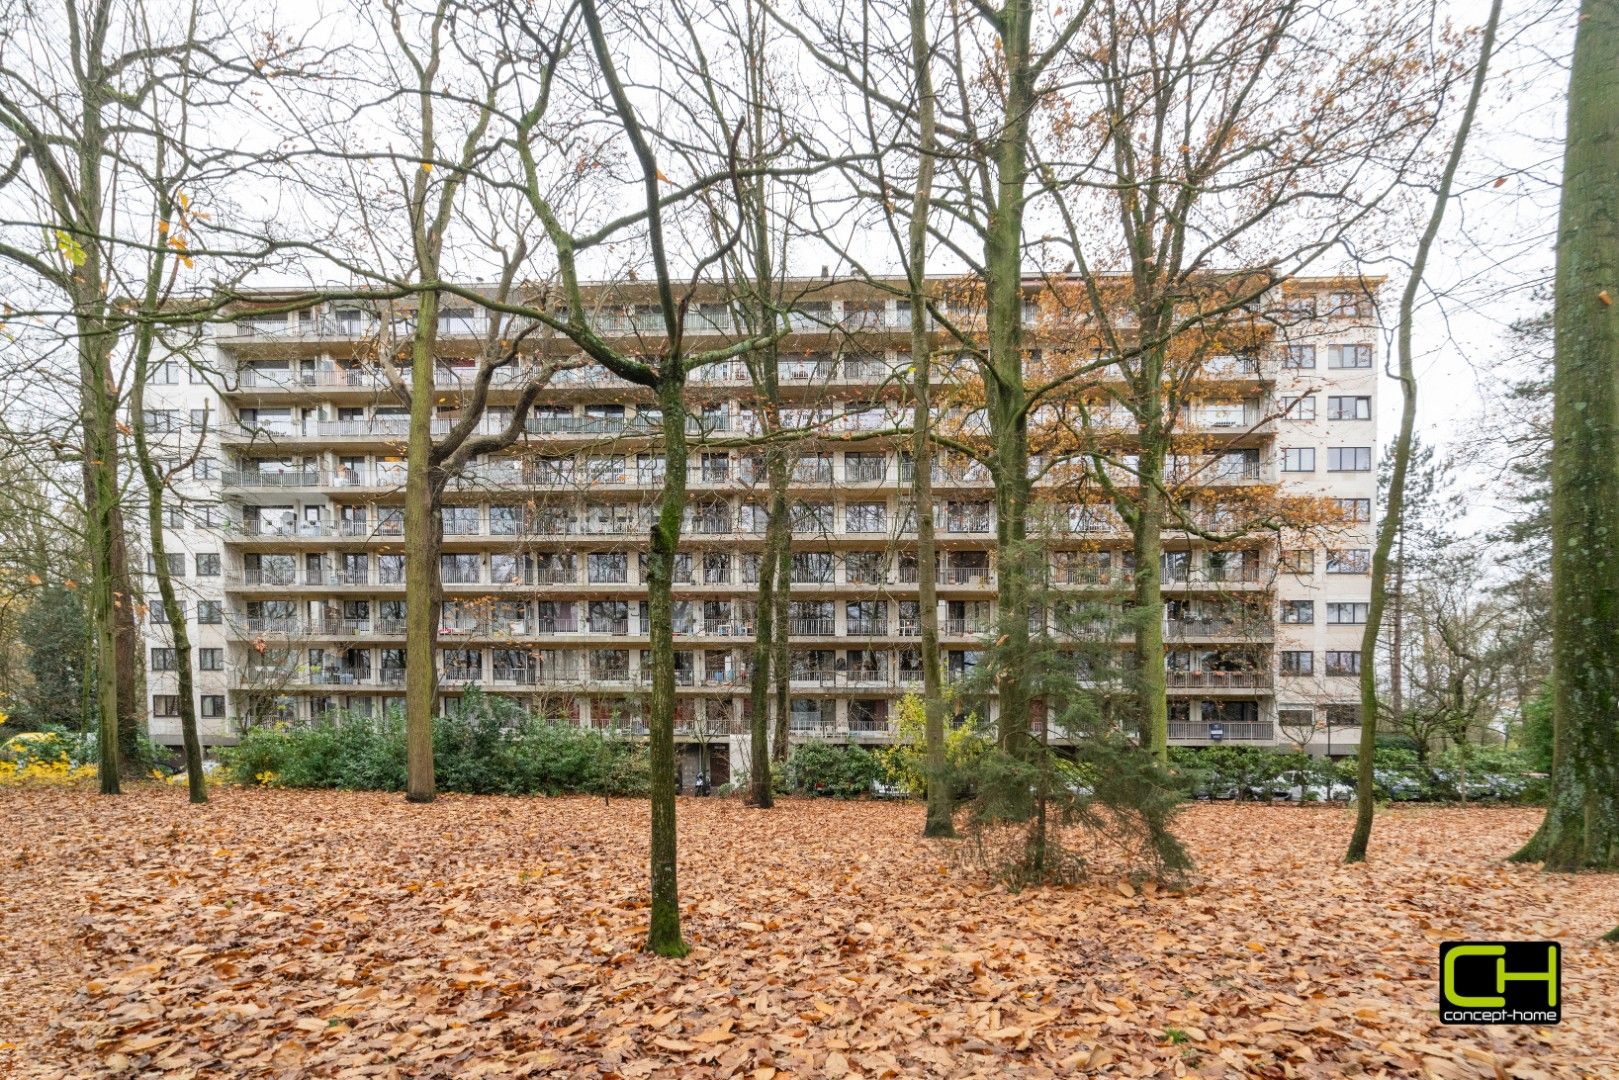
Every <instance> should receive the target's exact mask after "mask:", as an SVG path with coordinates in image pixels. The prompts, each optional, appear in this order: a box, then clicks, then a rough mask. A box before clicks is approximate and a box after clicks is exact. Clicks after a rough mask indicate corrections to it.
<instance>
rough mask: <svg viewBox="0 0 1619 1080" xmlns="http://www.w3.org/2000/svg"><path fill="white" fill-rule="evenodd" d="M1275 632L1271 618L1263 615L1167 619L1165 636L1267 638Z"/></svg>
mask: <svg viewBox="0 0 1619 1080" xmlns="http://www.w3.org/2000/svg"><path fill="white" fill-rule="evenodd" d="M1273 632H1274V627H1273V625H1272V623H1271V620H1270V619H1268V618H1265V617H1263V616H1259V615H1255V616H1251V617H1238V618H1220V617H1209V618H1193V619H1165V620H1164V636H1165V637H1166V638H1171V639H1181V638H1196V637H1208V638H1241V639H1259V638H1267V637H1269V636H1271V634H1272V633H1273Z"/></svg>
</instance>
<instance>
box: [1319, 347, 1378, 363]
mask: <svg viewBox="0 0 1619 1080" xmlns="http://www.w3.org/2000/svg"><path fill="white" fill-rule="evenodd" d="M1371 366H1372V347H1371V346H1370V345H1328V346H1327V367H1329V368H1369V367H1371Z"/></svg>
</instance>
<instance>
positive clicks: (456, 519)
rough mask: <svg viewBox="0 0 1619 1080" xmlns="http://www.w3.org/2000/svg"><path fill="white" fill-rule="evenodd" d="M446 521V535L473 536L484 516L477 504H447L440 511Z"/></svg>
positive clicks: (444, 521) (441, 516)
mask: <svg viewBox="0 0 1619 1080" xmlns="http://www.w3.org/2000/svg"><path fill="white" fill-rule="evenodd" d="M439 516H440V518H441V519H442V521H443V523H444V535H445V536H472V535H475V534H476V533H477V532H478V529H479V525H480V518H481V517H482V515H481V513H480V512H479V509H478V507H476V506H446V507H445V508H444V509H443V510H441V511H439Z"/></svg>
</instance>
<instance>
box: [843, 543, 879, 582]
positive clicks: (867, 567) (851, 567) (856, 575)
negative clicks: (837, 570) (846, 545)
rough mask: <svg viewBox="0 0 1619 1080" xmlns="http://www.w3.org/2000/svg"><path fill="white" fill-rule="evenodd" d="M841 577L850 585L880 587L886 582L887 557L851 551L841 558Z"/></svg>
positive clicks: (874, 553) (877, 552)
mask: <svg viewBox="0 0 1619 1080" xmlns="http://www.w3.org/2000/svg"><path fill="white" fill-rule="evenodd" d="M843 575H844V577H845V578H846V579H848V582H849V584H851V585H881V584H883V583H884V582H885V581H887V580H888V555H887V553H886V552H881V551H851V552H849V553H848V554H847V555H845V556H844V557H843Z"/></svg>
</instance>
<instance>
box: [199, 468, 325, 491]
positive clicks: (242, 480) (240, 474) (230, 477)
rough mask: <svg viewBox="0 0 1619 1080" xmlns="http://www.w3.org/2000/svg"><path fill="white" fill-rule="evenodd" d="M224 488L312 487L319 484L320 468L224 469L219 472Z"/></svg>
mask: <svg viewBox="0 0 1619 1080" xmlns="http://www.w3.org/2000/svg"><path fill="white" fill-rule="evenodd" d="M219 480H220V484H221V485H222V486H224V487H226V488H313V487H319V486H320V480H321V478H320V470H318V469H293V470H290V471H287V472H261V471H256V470H248V471H237V470H226V471H224V472H222V473H220V474H219Z"/></svg>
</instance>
